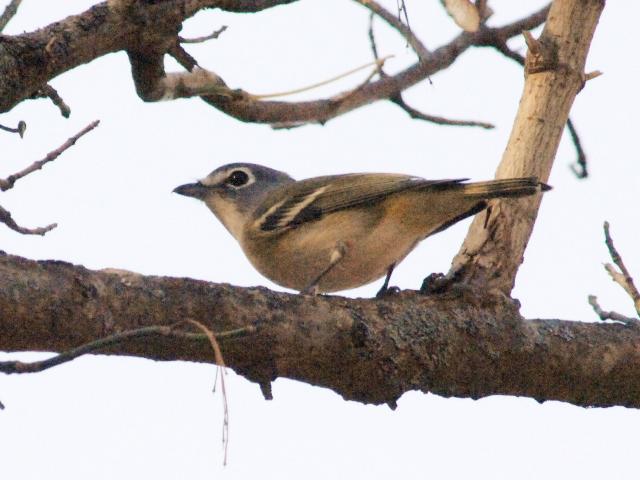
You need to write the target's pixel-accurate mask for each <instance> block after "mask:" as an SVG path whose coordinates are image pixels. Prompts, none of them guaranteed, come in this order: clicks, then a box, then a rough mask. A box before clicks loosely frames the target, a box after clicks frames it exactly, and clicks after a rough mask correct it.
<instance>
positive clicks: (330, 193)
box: [256, 173, 465, 232]
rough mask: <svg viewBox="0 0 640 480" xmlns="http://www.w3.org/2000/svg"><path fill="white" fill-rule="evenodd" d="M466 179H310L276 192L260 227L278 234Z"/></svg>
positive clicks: (261, 215)
mask: <svg viewBox="0 0 640 480" xmlns="http://www.w3.org/2000/svg"><path fill="white" fill-rule="evenodd" d="M463 180H465V179H458V180H425V179H423V178H419V177H411V176H408V175H394V174H383V173H359V174H351V175H334V176H328V177H317V178H310V179H308V180H302V181H300V182H296V183H295V184H293V185H291V184H290V185H288V186H287V188H286V189H278V190H275V191H274V192H272V193H271V194H270V195H269V196H268V197H267V199H266V200H265V202H264V203H263V206H262V207H261V208H260V209H259V210H258V212H257V218H258V219H257V221H256V222H257V227H258V228H259V229H260V230H262V231H263V232H277V231H280V230H284V229H288V228H294V227H297V226H300V225H302V224H304V223H306V222H310V221H314V220H318V219H320V218H322V217H323V216H324V215H326V214H328V213H331V212H336V211H340V210H344V209H348V208H354V207H358V206H362V205H368V204H371V203H373V202H377V201H380V200H382V199H383V198H385V197H387V196H389V195H391V194H394V193H397V192H401V191H405V190H409V189H411V190H413V189H420V190H422V189H425V188H432V187H435V188H442V187H444V188H446V187H447V186H451V185H455V184H459V183H460V182H462V181H463Z"/></svg>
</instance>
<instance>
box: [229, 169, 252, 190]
mask: <svg viewBox="0 0 640 480" xmlns="http://www.w3.org/2000/svg"><path fill="white" fill-rule="evenodd" d="M248 181H249V175H247V172H245V171H243V170H234V171H233V172H231V175H229V176H228V177H227V179H226V180H225V183H226V184H227V185H233V186H234V187H241V186H242V185H245V184H246V183H247V182H248Z"/></svg>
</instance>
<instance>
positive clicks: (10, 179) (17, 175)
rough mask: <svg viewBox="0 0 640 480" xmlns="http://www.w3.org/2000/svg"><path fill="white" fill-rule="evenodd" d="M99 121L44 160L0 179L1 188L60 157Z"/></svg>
mask: <svg viewBox="0 0 640 480" xmlns="http://www.w3.org/2000/svg"><path fill="white" fill-rule="evenodd" d="M99 123H100V120H96V121H94V122H91V123H90V124H89V125H87V126H86V127H84V128H83V129H82V130H80V131H79V132H78V133H76V134H75V135H74V136H72V137H70V138H69V139H68V140H67V141H66V142H64V143H63V144H62V145H60V146H59V147H58V148H56V149H55V150H52V151H51V152H49V153H47V155H46V156H45V157H44V158H43V159H42V160H38V161H36V162H33V163H32V164H31V165H29V166H28V167H27V168H25V169H24V170H21V171H19V172H17V173H14V174H13V175H9V176H8V177H7V178H6V179H4V180H3V179H0V190H2V191H3V192H4V191H6V190H9V189H10V188H13V185H14V184H15V183H16V181H17V180H19V179H21V178H22V177H26V176H27V175H29V174H30V173H33V172H35V171H36V170H40V169H41V168H42V167H43V166H44V165H45V164H46V163H48V162H51V161H53V160H55V159H56V158H58V157H59V156H60V154H61V153H62V152H64V151H65V150H67V149H68V148H69V147H71V146H73V145H74V144H75V143H76V142H77V141H78V139H79V138H80V137H82V136H83V135H84V134H86V133H88V132H90V131H91V130H93V129H94V128H96V127H97V126H98V124H99Z"/></svg>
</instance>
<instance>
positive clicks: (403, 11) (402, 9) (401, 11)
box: [396, 0, 411, 32]
mask: <svg viewBox="0 0 640 480" xmlns="http://www.w3.org/2000/svg"><path fill="white" fill-rule="evenodd" d="M396 4H397V6H398V21H399V22H402V17H403V16H404V23H405V24H406V25H407V29H409V32H411V25H410V24H409V13H408V12H407V5H406V3H404V0H396Z"/></svg>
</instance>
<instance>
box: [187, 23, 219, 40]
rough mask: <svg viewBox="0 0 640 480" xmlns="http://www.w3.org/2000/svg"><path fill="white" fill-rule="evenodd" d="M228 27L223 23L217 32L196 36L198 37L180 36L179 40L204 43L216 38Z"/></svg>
mask: <svg viewBox="0 0 640 480" xmlns="http://www.w3.org/2000/svg"><path fill="white" fill-rule="evenodd" d="M226 29H227V26H226V25H223V26H222V27H220V28H219V29H218V30H216V31H215V32H213V33H211V34H209V35H205V36H203V37H196V38H184V37H180V36H179V37H178V42H180V43H203V42H206V41H207V40H214V39H216V38H218V37H219V36H220V34H221V33H222V32H224V31H225V30H226Z"/></svg>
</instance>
